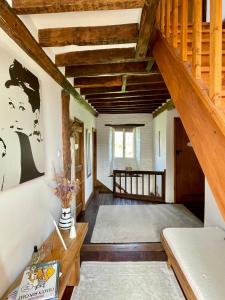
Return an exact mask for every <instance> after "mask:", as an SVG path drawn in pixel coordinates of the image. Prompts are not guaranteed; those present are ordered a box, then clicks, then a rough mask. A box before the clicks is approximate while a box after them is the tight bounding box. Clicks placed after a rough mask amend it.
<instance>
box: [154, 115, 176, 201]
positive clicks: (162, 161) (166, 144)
mask: <svg viewBox="0 0 225 300" xmlns="http://www.w3.org/2000/svg"><path fill="white" fill-rule="evenodd" d="M178 116H179V115H178V112H177V110H176V109H173V110H165V111H164V112H162V113H161V114H159V115H158V116H157V117H156V118H154V119H153V136H154V143H153V144H154V145H153V149H154V169H155V170H157V171H163V170H164V169H166V202H167V203H173V202H174V118H175V117H178ZM159 131H160V137H161V138H160V143H161V153H160V156H159V150H158V149H159V137H158V135H159V134H158V133H159Z"/></svg>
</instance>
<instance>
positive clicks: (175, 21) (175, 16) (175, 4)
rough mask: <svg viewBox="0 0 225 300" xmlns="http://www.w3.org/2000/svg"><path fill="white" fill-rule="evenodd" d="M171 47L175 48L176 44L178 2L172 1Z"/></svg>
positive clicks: (176, 0)
mask: <svg viewBox="0 0 225 300" xmlns="http://www.w3.org/2000/svg"><path fill="white" fill-rule="evenodd" d="M172 16H173V20H172V45H173V47H174V48H177V43H178V0H173V14H172Z"/></svg>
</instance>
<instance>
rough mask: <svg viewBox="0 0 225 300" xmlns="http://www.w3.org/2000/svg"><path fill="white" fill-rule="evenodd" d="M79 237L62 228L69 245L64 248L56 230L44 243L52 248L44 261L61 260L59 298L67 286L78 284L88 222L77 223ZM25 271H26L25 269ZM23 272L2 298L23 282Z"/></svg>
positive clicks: (5, 297) (46, 246)
mask: <svg viewBox="0 0 225 300" xmlns="http://www.w3.org/2000/svg"><path fill="white" fill-rule="evenodd" d="M76 230H77V237H76V238H75V239H70V237H69V231H68V230H61V234H62V236H63V239H64V241H65V243H66V246H67V248H68V249H67V251H65V250H64V248H63V246H62V244H61V242H60V240H59V237H58V235H57V233H56V231H53V233H52V234H51V235H50V237H49V238H48V239H47V240H46V241H45V242H44V243H43V247H44V248H46V249H47V248H50V250H49V253H48V254H47V255H46V256H45V257H44V259H43V260H42V261H50V260H58V261H59V262H60V271H61V272H62V276H61V277H60V279H59V293H58V299H61V298H62V296H63V293H64V290H65V288H66V286H76V285H78V283H79V279H80V248H81V246H82V244H83V242H84V238H85V236H86V234H87V230H88V224H87V223H77V224H76ZM23 272H24V271H23ZM23 272H22V273H21V274H20V275H19V276H18V278H17V279H16V280H15V281H14V283H13V284H12V285H11V286H10V287H9V288H8V290H7V291H6V292H5V294H4V295H3V297H2V299H7V298H8V297H7V296H8V294H9V293H10V292H12V291H13V290H14V289H15V288H16V287H17V286H18V285H19V284H20V282H21V280H22V276H23Z"/></svg>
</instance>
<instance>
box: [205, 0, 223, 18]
mask: <svg viewBox="0 0 225 300" xmlns="http://www.w3.org/2000/svg"><path fill="white" fill-rule="evenodd" d="M210 1H211V0H207V8H206V20H207V21H208V22H209V20H210ZM222 17H223V20H224V19H225V0H222Z"/></svg>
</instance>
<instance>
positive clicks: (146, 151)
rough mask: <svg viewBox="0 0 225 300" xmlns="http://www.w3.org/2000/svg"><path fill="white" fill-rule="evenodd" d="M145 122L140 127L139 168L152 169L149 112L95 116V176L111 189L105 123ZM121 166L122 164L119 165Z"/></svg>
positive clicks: (108, 148)
mask: <svg viewBox="0 0 225 300" xmlns="http://www.w3.org/2000/svg"><path fill="white" fill-rule="evenodd" d="M128 123H137V124H145V126H144V127H141V128H140V138H141V139H140V140H141V147H140V157H141V160H140V162H139V168H140V170H152V167H153V165H152V145H153V144H152V115H151V114H124V115H123V114H114V115H113V114H112V115H109V114H101V115H99V117H98V118H97V123H96V126H97V178H98V180H100V181H101V182H102V183H103V184H105V185H106V186H107V187H108V188H110V189H112V177H109V175H110V147H109V144H110V127H106V126H105V124H128ZM121 168H123V166H121Z"/></svg>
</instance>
